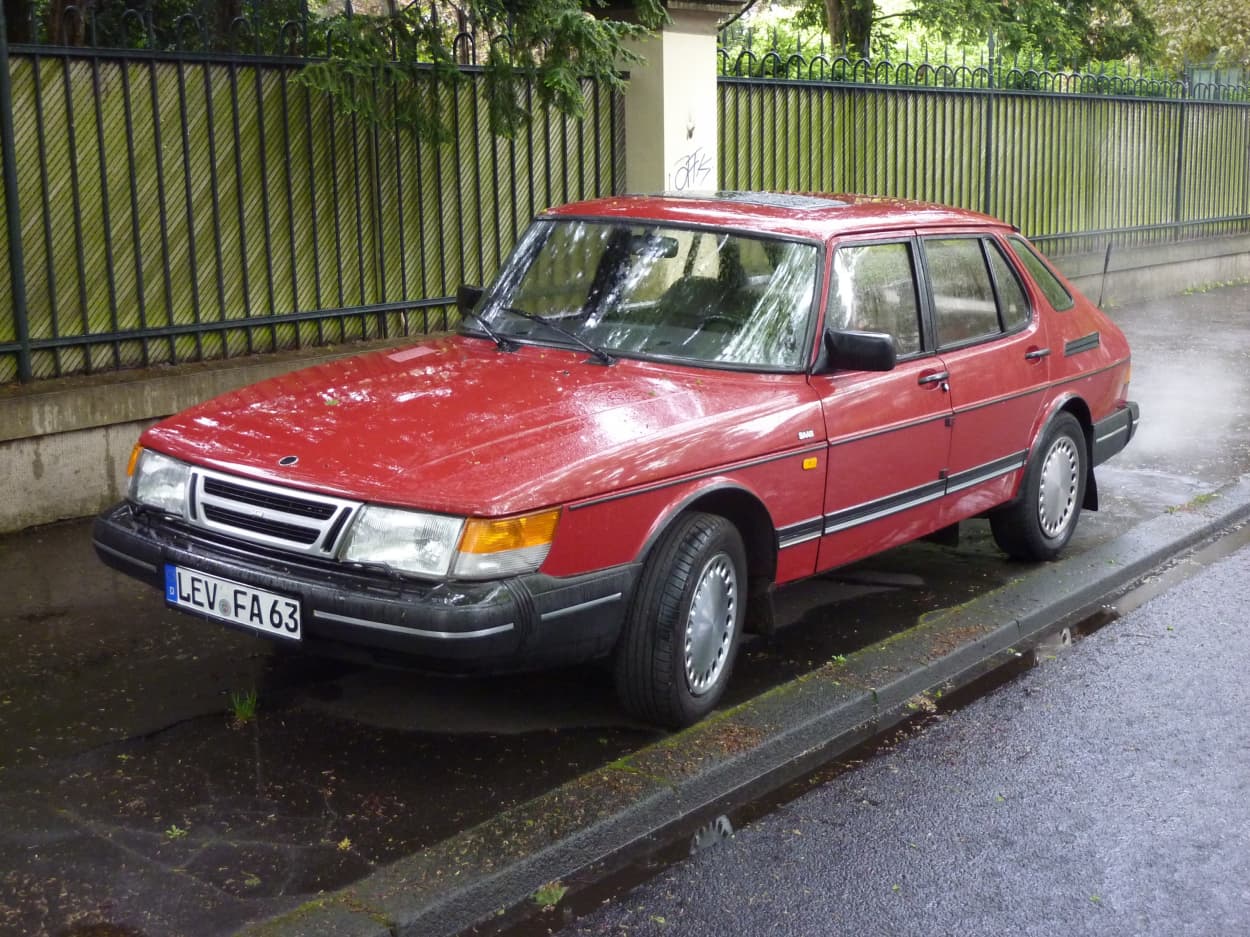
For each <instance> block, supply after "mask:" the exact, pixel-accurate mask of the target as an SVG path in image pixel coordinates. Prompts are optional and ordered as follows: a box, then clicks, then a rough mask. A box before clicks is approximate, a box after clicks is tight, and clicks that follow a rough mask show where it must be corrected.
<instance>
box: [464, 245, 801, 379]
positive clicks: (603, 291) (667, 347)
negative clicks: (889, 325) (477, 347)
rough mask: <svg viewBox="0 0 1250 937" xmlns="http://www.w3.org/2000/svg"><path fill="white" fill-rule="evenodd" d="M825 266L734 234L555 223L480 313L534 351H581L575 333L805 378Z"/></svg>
mask: <svg viewBox="0 0 1250 937" xmlns="http://www.w3.org/2000/svg"><path fill="white" fill-rule="evenodd" d="M817 256H818V252H817V249H816V247H815V246H814V245H812V244H803V243H796V242H793V241H782V240H774V239H766V238H755V237H747V236H744V235H742V234H736V233H729V232H726V231H699V230H690V229H685V228H665V227H659V226H656V225H647V224H623V223H616V222H599V221H577V220H568V221H564V220H561V221H549V220H544V221H538V222H535V223H534V224H533V225H532V226H531V227H530V229H529V231H527V232H526V234H525V237H524V238H523V239H522V241H521V243H520V245H518V247H517V250H516V252H515V253H514V254H513V256H512V259H511V260H510V261H509V263H508V265H507V266H506V267H505V268H504V270H503V272H502V273H501V274H500V276H499V279H498V281H497V282H496V284H495V287H494V288H493V289H492V290H491V291H490V293H488V294H487V296H486V298H485V300H484V302H483V303H481V304H480V306H479V308H478V310H477V311H478V314H479V315H480V316H481V317H482V318H483V319H484V320H485V321H486V322H487V323H489V325H490V327H491V328H492V329H493V330H494V331H496V332H498V333H499V334H500V335H503V336H506V337H508V338H514V339H520V340H523V341H536V342H549V343H552V344H570V341H569V336H568V335H562V334H561V330H563V331H564V332H566V333H572V335H575V336H577V338H579V339H581V340H582V341H583V342H585V343H587V344H588V345H592V346H594V347H595V348H598V349H602V350H603V351H605V352H608V353H612V354H624V355H637V356H645V357H651V356H654V357H662V358H678V359H688V360H691V361H696V362H700V363H708V364H725V365H737V366H742V367H757V368H762V369H769V370H774V369H784V370H797V369H801V368H803V367H804V366H805V365H806V364H807V352H808V345H809V339H808V335H809V334H810V333H809V328H808V326H809V320H810V318H811V309H812V297H813V295H814V293H815V285H816V271H817ZM536 317H538V318H536ZM541 319H547V320H549V321H548V322H543V321H540V320H541ZM557 327H558V328H557Z"/></svg>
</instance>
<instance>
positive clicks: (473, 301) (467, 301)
mask: <svg viewBox="0 0 1250 937" xmlns="http://www.w3.org/2000/svg"><path fill="white" fill-rule="evenodd" d="M485 292H486V291H485V290H484V289H482V288H481V287H480V286H469V285H468V284H467V283H461V284H460V285H459V286H458V287H456V308H457V309H459V310H460V311H461V312H472V311H473V310H474V309H476V308H477V304H478V303H480V302H481V301H482V295H483V294H484V293H485Z"/></svg>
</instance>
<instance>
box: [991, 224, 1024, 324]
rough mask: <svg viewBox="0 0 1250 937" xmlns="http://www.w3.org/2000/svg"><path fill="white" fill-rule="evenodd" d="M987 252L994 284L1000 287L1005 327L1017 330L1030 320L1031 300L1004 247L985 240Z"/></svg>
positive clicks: (999, 300) (999, 297)
mask: <svg viewBox="0 0 1250 937" xmlns="http://www.w3.org/2000/svg"><path fill="white" fill-rule="evenodd" d="M985 253H986V255H987V256H988V257H989V258H990V269H991V270H992V271H993V272H994V285H995V286H996V287H998V306H999V308H1000V309H1001V310H1002V313H1003V329H1004V330H1005V331H1008V332H1012V331H1015V330H1016V329H1018V328H1019V327H1020V326H1022V325H1024V324H1025V323H1026V322H1028V321H1029V300H1028V298H1027V297H1026V296H1025V294H1024V287H1023V286H1021V285H1020V278H1019V277H1018V276H1017V275H1016V271H1015V270H1014V269H1013V268H1012V266H1011V264H1009V263H1008V262H1007V258H1006V257H1004V256H1003V252H1002V248H1000V247H999V246H998V245H997V244H996V243H995V242H993V241H989V240H987V241H986V242H985Z"/></svg>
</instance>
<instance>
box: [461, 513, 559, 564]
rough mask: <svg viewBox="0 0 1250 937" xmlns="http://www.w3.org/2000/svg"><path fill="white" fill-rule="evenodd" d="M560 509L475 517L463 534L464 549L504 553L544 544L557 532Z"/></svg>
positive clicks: (466, 550)
mask: <svg viewBox="0 0 1250 937" xmlns="http://www.w3.org/2000/svg"><path fill="white" fill-rule="evenodd" d="M559 519H560V509H559V508H556V509H555V510H553V511H540V512H538V513H537V514H524V515H522V516H521V517H504V518H498V519H496V518H489V517H471V518H469V519H468V521H466V522H465V525H464V533H463V534H461V536H460V552H461V553H500V552H502V551H504V550H522V549H525V548H526V547H537V546H544V545H546V544H549V543H551V541H552V539H553V538H554V537H555V535H556V522H557V521H558V520H559Z"/></svg>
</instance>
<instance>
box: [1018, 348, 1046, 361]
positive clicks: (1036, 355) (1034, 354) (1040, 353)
mask: <svg viewBox="0 0 1250 937" xmlns="http://www.w3.org/2000/svg"><path fill="white" fill-rule="evenodd" d="M1049 357H1050V349H1049V348H1033V349H1031V350H1029V351H1026V352H1025V353H1024V358H1025V360H1026V361H1040V360H1042V359H1043V358H1049Z"/></svg>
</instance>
